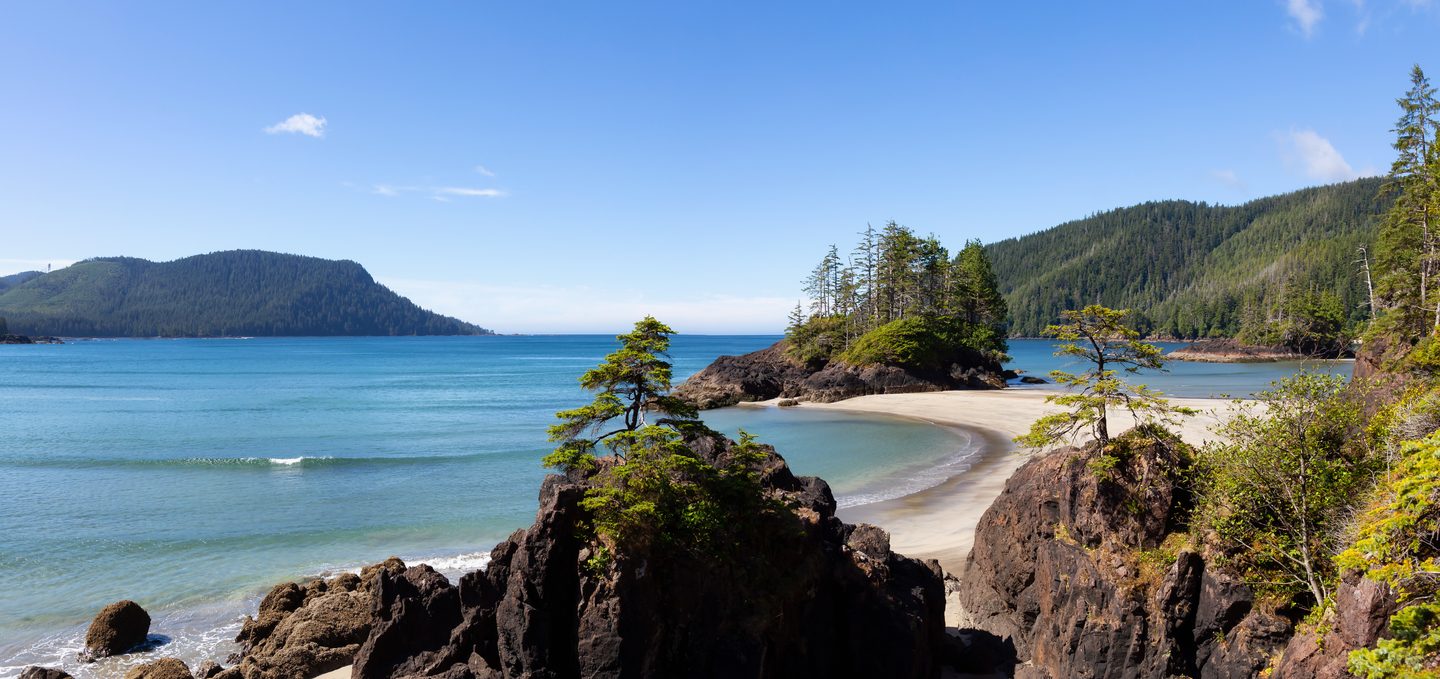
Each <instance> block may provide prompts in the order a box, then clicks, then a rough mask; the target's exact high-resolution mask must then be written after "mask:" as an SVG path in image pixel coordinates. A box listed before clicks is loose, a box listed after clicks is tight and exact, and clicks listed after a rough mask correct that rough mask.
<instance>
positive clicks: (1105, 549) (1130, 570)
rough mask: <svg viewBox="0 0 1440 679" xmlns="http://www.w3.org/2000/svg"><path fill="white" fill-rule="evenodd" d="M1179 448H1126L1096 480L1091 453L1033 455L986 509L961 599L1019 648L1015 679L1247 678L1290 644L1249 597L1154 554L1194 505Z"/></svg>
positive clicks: (1196, 567) (1224, 580)
mask: <svg viewBox="0 0 1440 679" xmlns="http://www.w3.org/2000/svg"><path fill="white" fill-rule="evenodd" d="M1174 445H1176V442H1174V441H1148V442H1133V443H1131V445H1130V449H1129V450H1128V452H1125V453H1123V454H1122V455H1120V457H1121V460H1120V462H1119V464H1118V465H1117V467H1116V468H1115V469H1113V470H1112V471H1111V472H1109V473H1108V474H1105V475H1103V476H1105V477H1106V478H1103V479H1102V478H1101V477H1102V475H1101V474H1097V472H1096V471H1094V470H1092V469H1091V468H1090V465H1089V463H1090V462H1091V461H1092V460H1094V459H1095V458H1096V457H1098V455H1099V454H1100V453H1099V450H1098V448H1096V447H1094V446H1091V447H1089V448H1086V449H1068V450H1062V451H1058V452H1054V453H1051V454H1048V455H1045V456H1042V457H1038V458H1036V459H1034V460H1031V461H1030V462H1028V463H1026V464H1025V465H1024V466H1022V467H1021V468H1020V469H1019V470H1018V471H1016V473H1015V475H1014V476H1013V477H1011V479H1010V480H1009V481H1008V482H1007V483H1006V485H1005V491H1004V492H1003V493H1002V494H1001V496H1000V497H999V498H997V499H996V500H995V502H994V503H993V504H992V505H991V506H990V509H989V510H987V511H986V513H985V515H984V517H983V518H982V519H981V520H980V528H979V531H978V532H977V534H976V539H975V547H974V550H973V551H972V553H971V555H970V559H969V561H968V562H967V567H966V571H965V575H964V578H963V579H962V581H961V584H960V588H959V598H960V601H961V603H962V604H963V606H964V608H965V611H966V613H967V614H968V616H969V617H970V618H971V620H972V621H973V624H974V626H975V627H976V628H978V629H981V630H985V631H987V632H990V633H992V634H995V635H997V636H1000V637H1003V638H1009V639H1011V640H1012V641H1013V642H1014V645H1015V649H1016V654H1017V656H1018V659H1019V660H1020V661H1021V665H1020V667H1019V668H1018V670H1017V673H1016V676H1018V677H1052V678H1060V677H1116V678H1119V677H1157V678H1160V677H1170V676H1174V675H1180V676H1196V677H1252V676H1255V675H1256V674H1257V673H1258V672H1260V671H1261V670H1262V669H1263V668H1264V667H1265V666H1266V665H1267V664H1268V663H1269V661H1270V658H1271V656H1272V655H1273V654H1275V653H1276V652H1277V651H1278V650H1279V649H1280V648H1282V647H1283V646H1284V644H1285V642H1286V640H1287V639H1288V637H1289V635H1290V631H1291V627H1292V623H1291V621H1289V620H1288V619H1286V618H1283V617H1281V616H1279V615H1277V614H1276V613H1275V612H1274V611H1269V610H1265V609H1264V607H1262V606H1260V605H1259V604H1258V603H1257V602H1256V599H1255V597H1254V595H1253V593H1252V592H1251V591H1250V590H1249V588H1247V587H1245V586H1244V585H1243V584H1241V583H1240V582H1239V581H1238V580H1236V579H1235V578H1233V577H1231V576H1229V575H1227V574H1225V573H1223V572H1221V571H1219V570H1218V569H1215V568H1213V567H1211V566H1210V565H1209V564H1207V563H1206V561H1205V559H1203V558H1202V557H1201V555H1200V554H1197V553H1195V552H1192V551H1183V550H1182V551H1179V552H1178V553H1177V554H1175V555H1174V560H1173V562H1169V558H1168V556H1166V555H1164V554H1163V551H1162V550H1159V549H1158V548H1159V547H1160V546H1161V544H1162V541H1164V540H1165V538H1166V536H1167V534H1169V533H1170V532H1171V531H1173V530H1175V529H1176V527H1177V524H1178V523H1179V522H1180V521H1182V520H1183V515H1184V512H1185V511H1186V510H1187V505H1188V501H1189V500H1188V498H1187V497H1185V494H1184V492H1183V490H1182V488H1181V487H1180V485H1179V484H1177V483H1175V482H1174V481H1173V480H1171V478H1170V473H1169V471H1168V470H1169V469H1171V468H1173V464H1172V462H1171V460H1173V459H1174V452H1173V449H1172V448H1171V446H1174ZM1146 550H1153V551H1150V552H1149V553H1150V554H1152V555H1153V556H1154V559H1153V560H1144V559H1141V558H1139V555H1140V554H1141V553H1142V552H1145V551H1146Z"/></svg>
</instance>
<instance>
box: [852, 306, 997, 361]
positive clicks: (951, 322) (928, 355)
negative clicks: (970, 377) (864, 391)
mask: <svg viewBox="0 0 1440 679" xmlns="http://www.w3.org/2000/svg"><path fill="white" fill-rule="evenodd" d="M1005 348H1006V345H1005V340H1004V338H1003V337H1000V336H999V335H998V334H997V333H996V332H995V330H994V329H993V328H991V327H988V326H984V325H972V324H970V323H966V322H964V321H962V320H960V319H958V318H951V317H940V316H935V317H913V318H902V319H900V320H897V321H891V322H889V323H886V324H885V325H882V326H880V327H878V328H875V329H874V330H871V331H870V332H867V333H865V335H863V336H862V337H860V339H858V340H856V341H855V344H854V345H853V346H851V347H850V348H849V349H848V350H846V351H845V352H844V353H843V354H841V355H840V358H841V360H844V361H845V362H846V363H850V364H851V365H877V364H879V365H893V366H899V367H902V368H912V369H916V370H925V371H940V370H944V369H946V368H948V367H949V366H950V364H952V363H955V362H958V361H961V360H963V359H965V358H966V357H967V355H972V356H973V355H974V354H977V353H978V354H985V355H989V356H991V357H994V358H996V359H1003V352H1004V350H1005Z"/></svg>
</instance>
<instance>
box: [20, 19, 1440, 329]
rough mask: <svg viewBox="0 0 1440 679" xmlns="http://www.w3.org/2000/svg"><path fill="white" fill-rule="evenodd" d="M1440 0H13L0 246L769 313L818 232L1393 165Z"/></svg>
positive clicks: (696, 319) (687, 316)
mask: <svg viewBox="0 0 1440 679" xmlns="http://www.w3.org/2000/svg"><path fill="white" fill-rule="evenodd" d="M1437 37H1440V7H1436V6H1432V4H1431V3H1430V2H1419V1H1416V0H1408V1H1407V0H1363V1H1362V0H1282V1H1277V2H1270V1H1266V0H1258V1H1256V0H1248V1H1244V2H1239V1H1237V2H1219V3H1168V2H1118V3H1106V4H1104V5H1101V4H1099V3H985V4H981V3H912V2H898V3H847V2H826V3H806V4H801V3H759V2H756V3H750V2H615V3H593V2H575V3H542V2H515V3H505V4H499V3H474V2H467V3H439V2H427V3H404V4H400V3H395V4H361V3H335V4H326V3H258V2H257V3H193V2H173V3H164V2H144V3H113V4H96V3H83V2H80V3H18V2H17V3H6V4H4V5H0V92H4V98H3V101H4V105H0V159H3V162H0V233H3V234H4V237H3V239H0V243H3V249H0V273H9V272H13V271H19V270H24V269H30V268H36V267H37V266H39V267H42V268H43V264H44V263H47V262H53V263H55V264H56V265H63V264H64V263H66V262H69V261H74V260H78V259H83V258H87V257H95V256H110V255H130V256H137V257H145V258H149V259H156V260H166V259H174V258H176V257H182V256H186V255H191V254H196V253H201V252H210V251H215V250H226V249H234V248H260V249H267V250H278V251H283V252H294V253H300V254H306V255H314V256H320V257H328V258H345V259H354V260H356V261H359V262H360V263H362V264H364V265H365V266H366V267H367V268H368V269H369V270H370V272H371V273H372V274H374V275H375V277H376V278H377V279H379V280H380V281H381V282H383V283H386V284H387V285H390V286H391V287H392V288H394V289H396V290H397V291H399V292H401V293H402V294H405V295H407V296H409V297H411V298H412V299H414V300H415V301H416V302H418V303H420V304H422V305H424V306H427V307H430V308H433V309H436V310H438V311H441V312H444V313H448V314H453V315H457V316H459V317H461V318H464V319H466V320H469V321H472V322H476V323H479V324H481V325H485V326H487V327H492V328H495V329H497V330H500V331H502V332H575V331H579V332H610V331H616V330H621V329H623V328H624V327H625V326H626V325H628V323H629V322H631V321H633V320H634V319H635V318H636V317H638V316H640V315H643V314H645V313H653V314H655V315H657V316H659V317H660V318H662V320H667V321H669V322H670V323H671V324H672V325H675V326H676V327H677V329H678V330H680V331H682V332H699V333H716V332H773V331H778V330H779V329H780V328H781V326H783V324H784V317H785V312H786V310H787V309H788V308H789V307H790V306H792V305H793V304H794V302H795V300H796V298H797V297H798V295H799V287H800V285H799V279H800V278H802V277H803V275H804V274H805V273H806V272H807V271H808V270H809V269H810V267H811V266H813V264H814V262H815V261H816V260H818V259H819V257H820V256H821V255H822V254H823V251H824V249H825V247H826V246H827V245H828V244H829V243H832V242H834V243H839V244H840V245H841V247H842V249H848V246H849V245H850V244H851V243H852V242H853V240H854V234H855V233H856V232H857V231H859V230H861V229H863V228H864V226H865V224H866V223H867V222H870V223H875V224H877V225H878V224H880V223H883V222H884V221H886V220H889V219H894V220H897V221H899V222H901V223H903V224H906V225H909V226H911V227H912V228H914V229H915V230H917V231H919V232H921V233H932V232H933V233H935V234H936V235H938V236H939V237H940V238H941V239H942V240H944V241H946V242H947V243H950V244H952V245H958V244H959V243H961V242H962V241H963V240H964V239H966V238H980V239H982V240H985V241H994V240H999V239H1002V238H1006V237H1009V236H1014V235H1020V234H1024V233H1028V232H1031V231H1036V230H1039V229H1043V228H1046V227H1049V226H1053V225H1055V224H1057V223H1060V222H1063V221H1066V220H1068V219H1074V218H1079V217H1083V216H1085V215H1088V214H1090V213H1093V212H1096V211H1100V210H1105V209H1109V208H1112V207H1118V206H1123V205H1129V204H1133V203H1137V202H1142V201H1145V200H1152V199H1167V198H1186V199H1194V200H1206V201H1211V202H1221V203H1236V202H1241V201H1244V200H1246V199H1249V198H1254V197H1259V196H1263V195H1269V194H1273V193H1278V192H1283V191H1288V190H1293V189H1297V188H1300V187H1304V186H1310V185H1315V184H1323V183H1329V182H1333V181H1340V180H1345V179H1349V178H1353V177H1356V176H1360V175H1363V174H1373V173H1375V172H1379V171H1383V170H1385V169H1386V168H1388V167H1389V163H1390V160H1391V156H1392V152H1391V149H1390V147H1389V144H1390V140H1391V134H1390V132H1389V129H1390V127H1391V126H1392V124H1393V122H1394V120H1395V118H1396V115H1397V109H1396V107H1395V104H1394V99H1395V97H1397V96H1399V95H1400V94H1402V93H1403V92H1404V90H1405V88H1406V86H1407V85H1408V82H1407V76H1408V71H1409V68H1410V66H1411V65H1412V64H1414V63H1420V64H1421V65H1422V66H1426V67H1429V68H1431V69H1432V70H1433V71H1434V72H1435V73H1436V74H1437V75H1440V47H1437V45H1440V41H1437V40H1436V38H1437Z"/></svg>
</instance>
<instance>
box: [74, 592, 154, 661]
mask: <svg viewBox="0 0 1440 679" xmlns="http://www.w3.org/2000/svg"><path fill="white" fill-rule="evenodd" d="M149 634H150V614H149V613H146V612H145V609H143V608H141V607H140V604H137V603H135V602H134V601H130V600H128V599H126V600H124V601H117V602H115V603H113V604H110V605H109V606H106V607H105V608H103V609H101V611H100V613H99V614H97V615H96V616H95V619H94V620H93V621H91V622H90V629H89V630H87V631H86V632H85V650H84V651H82V652H81V654H80V659H81V660H82V661H84V662H93V661H95V660H97V659H99V658H108V657H110V656H112V655H122V654H124V653H128V652H130V651H131V650H133V649H135V648H136V647H138V646H143V645H144V644H145V638H146V636H147V635H149Z"/></svg>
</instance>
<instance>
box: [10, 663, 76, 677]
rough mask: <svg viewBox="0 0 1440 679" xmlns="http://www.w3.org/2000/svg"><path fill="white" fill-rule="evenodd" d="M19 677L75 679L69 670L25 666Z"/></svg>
mask: <svg viewBox="0 0 1440 679" xmlns="http://www.w3.org/2000/svg"><path fill="white" fill-rule="evenodd" d="M19 679H75V677H72V676H70V673H69V672H66V671H64V670H57V669H54V668H51V667H35V666H31V667H27V668H25V669H24V670H23V671H21V672H20V678H19Z"/></svg>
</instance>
